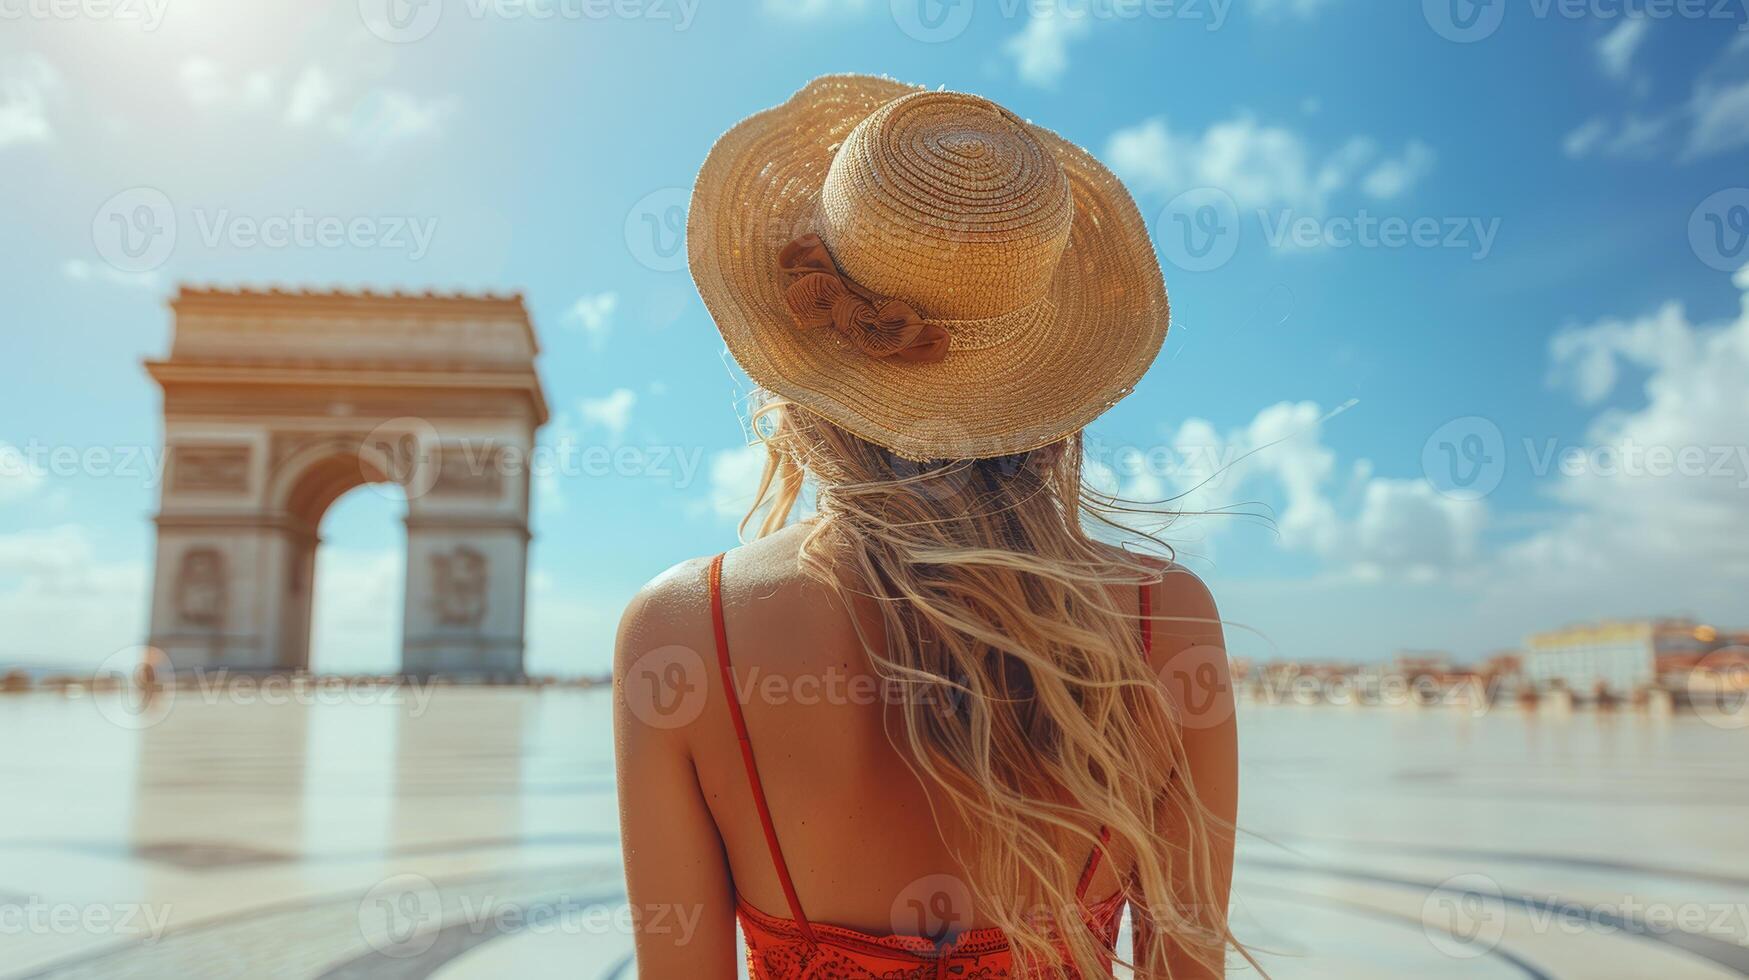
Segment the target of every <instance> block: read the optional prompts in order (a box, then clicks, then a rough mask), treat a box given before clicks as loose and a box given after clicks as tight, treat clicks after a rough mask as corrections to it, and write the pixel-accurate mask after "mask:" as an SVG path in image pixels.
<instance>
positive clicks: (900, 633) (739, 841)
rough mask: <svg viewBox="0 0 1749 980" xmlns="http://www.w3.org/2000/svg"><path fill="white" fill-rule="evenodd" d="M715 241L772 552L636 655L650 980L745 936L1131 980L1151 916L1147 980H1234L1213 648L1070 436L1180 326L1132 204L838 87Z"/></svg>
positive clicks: (832, 970)
mask: <svg viewBox="0 0 1749 980" xmlns="http://www.w3.org/2000/svg"><path fill="white" fill-rule="evenodd" d="M687 240H688V251H689V255H690V260H691V266H692V272H693V277H694V279H695V280H696V282H697V284H698V288H699V291H700V293H701V295H702V296H703V298H704V301H705V304H706V306H707V307H708V308H709V310H710V312H711V315H712V316H713V317H714V318H715V320H716V323H717V325H718V328H719V329H720V330H721V332H722V334H723V337H724V339H725V341H726V342H727V344H728V347H729V350H730V352H731V353H732V354H733V355H734V357H735V358H736V360H737V361H739V363H740V364H741V366H742V367H743V368H744V369H745V370H746V371H747V373H748V374H749V375H750V376H752V377H753V378H754V379H755V380H756V381H757V382H758V383H759V384H760V385H761V386H762V388H763V390H764V392H766V393H767V396H768V397H767V398H766V400H765V402H764V403H763V404H762V405H761V407H760V408H759V410H758V412H757V413H756V417H755V418H756V427H757V428H758V430H759V432H760V434H761V437H762V439H763V441H764V443H765V445H766V447H767V450H768V453H769V460H770V461H769V463H768V465H767V468H766V472H765V478H764V480H763V483H762V486H761V488H760V492H759V498H760V503H759V504H756V505H755V511H756V512H758V511H761V510H762V511H763V513H764V518H763V520H762V521H761V522H760V525H759V528H758V532H759V533H758V535H757V537H756V539H755V540H754V541H753V542H752V543H750V544H748V545H746V546H744V547H742V548H739V549H737V550H735V551H733V552H731V553H729V554H728V555H727V556H721V555H719V556H717V557H716V558H712V559H699V560H696V561H692V562H687V563H685V564H682V565H679V566H676V567H675V568H674V569H672V570H670V571H669V572H667V573H665V574H664V575H662V576H660V577H659V578H657V579H656V580H655V581H653V582H651V583H650V584H649V585H648V586H646V587H645V588H644V590H643V591H642V592H641V593H640V594H639V595H638V597H637V598H636V599H635V600H634V601H633V602H632V604H631V606H630V608H629V609H628V610H627V611H626V614H625V617H624V621H623V622H622V624H621V627H620V635H619V644H618V651H617V658H616V659H617V664H616V669H617V674H616V676H617V680H618V684H617V686H618V690H619V697H618V699H617V703H616V707H617V711H616V727H617V739H618V750H619V755H618V772H619V798H620V803H621V809H622V823H621V826H622V833H623V838H624V847H625V861H626V877H627V886H628V891H629V896H630V903H631V906H632V911H633V914H634V916H635V919H636V923H637V951H638V965H639V970H640V974H641V975H643V976H646V977H661V978H667V977H728V976H733V975H734V971H735V966H734V956H735V952H734V948H735V945H736V939H735V926H736V923H737V920H738V921H739V923H740V925H741V928H742V931H743V933H744V934H745V937H746V944H747V957H748V969H749V973H750V974H751V975H752V976H753V977H756V978H761V977H769V978H791V977H823V978H824V977H832V978H836V977H967V978H971V977H1008V976H1064V975H1068V976H1099V975H1107V974H1109V973H1110V972H1111V970H1112V965H1113V963H1114V962H1125V961H1126V960H1125V958H1124V956H1122V955H1121V954H1119V953H1118V952H1117V951H1116V950H1115V941H1116V936H1117V932H1118V924H1119V920H1120V918H1121V916H1122V913H1123V909H1124V907H1125V906H1126V904H1127V905H1128V906H1129V908H1130V913H1131V919H1132V923H1133V930H1132V931H1133V936H1134V943H1133V946H1132V948H1131V950H1130V951H1129V956H1128V959H1127V961H1128V962H1133V963H1134V964H1135V966H1136V970H1137V973H1138V975H1141V976H1150V977H1154V976H1160V977H1163V976H1172V977H1194V976H1212V975H1219V974H1220V973H1221V972H1222V963H1223V959H1224V956H1225V953H1226V950H1227V948H1228V947H1229V946H1230V945H1231V936H1230V934H1229V932H1228V930H1227V926H1226V907H1227V892H1228V886H1229V881H1230V877H1231V866H1232V848H1233V838H1232V821H1233V815H1234V809H1235V806H1236V797H1237V780H1236V770H1235V765H1236V763H1235V736H1234V730H1233V717H1232V700H1231V695H1230V689H1229V687H1228V685H1227V683H1226V676H1225V673H1224V671H1225V657H1224V655H1223V654H1222V648H1221V643H1222V640H1221V629H1220V622H1219V617H1218V615H1217V613H1216V611H1215V607H1214V603H1213V601H1212V600H1211V599H1210V597H1209V594H1208V592H1207V590H1206V589H1204V588H1203V586H1202V584H1201V583H1200V582H1198V581H1197V580H1196V579H1195V578H1194V577H1193V576H1191V575H1190V574H1189V573H1187V572H1185V571H1184V570H1183V569H1181V568H1179V567H1177V566H1176V565H1173V564H1171V563H1169V562H1166V561H1161V560H1155V559H1151V558H1146V557H1142V556H1139V555H1137V554H1133V553H1130V552H1127V551H1125V550H1123V549H1120V548H1118V547H1115V546H1112V545H1109V544H1105V543H1101V542H1100V541H1098V540H1096V539H1095V538H1094V537H1093V536H1091V535H1090V534H1088V533H1087V532H1086V531H1085V530H1084V529H1083V522H1084V519H1085V518H1087V517H1089V516H1091V517H1093V518H1094V520H1099V519H1100V515H1101V514H1102V513H1105V512H1108V511H1109V509H1110V507H1109V506H1108V505H1109V501H1108V502H1106V503H1104V504H1102V503H1101V502H1099V501H1097V500H1094V499H1091V498H1090V497H1088V496H1087V495H1084V494H1083V492H1082V489H1081V482H1080V481H1081V472H1080V463H1081V435H1080V433H1081V430H1082V428H1083V427H1085V426H1086V424H1087V423H1088V422H1090V421H1091V420H1092V419H1093V418H1095V417H1096V416H1098V415H1099V414H1100V413H1102V412H1103V411H1104V410H1105V409H1107V408H1109V407H1110V406H1111V405H1112V404H1114V403H1115V402H1116V401H1117V400H1118V399H1119V398H1121V397H1123V396H1124V395H1126V394H1128V392H1129V391H1130V389H1131V388H1132V387H1133V385H1134V384H1135V382H1136V381H1137V380H1138V379H1139V378H1140V377H1141V375H1142V373H1143V372H1144V371H1145V370H1146V368H1147V366H1148V364H1149V363H1150V362H1151V361H1152V360H1153V358H1154V356H1155V354H1156V353H1157V352H1158V351H1159V348H1160V344H1161V342H1162V341H1163V339H1164V337H1165V333H1166V326H1167V318H1168V317H1167V306H1166V292H1165V286H1164V283H1163V282H1162V280H1161V276H1160V269H1159V265H1158V263H1157V261H1156V260H1155V258H1154V254H1153V250H1152V247H1151V245H1150V243H1149V240H1148V237H1147V233H1146V227H1145V225H1144V224H1143V222H1142V220H1141V218H1140V216H1139V215H1138V214H1137V212H1136V209H1135V206H1134V204H1133V203H1132V202H1131V200H1130V198H1129V196H1128V194H1127V193H1125V191H1124V190H1123V188H1122V186H1121V185H1120V184H1119V183H1118V182H1117V180H1116V179H1115V178H1114V177H1112V175H1111V174H1110V173H1109V172H1107V171H1106V170H1105V169H1104V168H1103V167H1102V166H1100V164H1099V163H1098V162H1097V161H1095V160H1094V159H1093V158H1092V157H1091V156H1090V155H1088V154H1087V153H1085V152H1084V151H1082V150H1080V149H1078V148H1076V147H1074V146H1072V145H1070V144H1068V143H1066V142H1065V141H1063V140H1062V139H1061V138H1059V137H1057V136H1056V135H1054V134H1052V133H1050V132H1049V131H1047V130H1044V129H1041V128H1039V127H1036V126H1032V125H1030V124H1028V123H1026V122H1024V121H1022V120H1020V119H1019V118H1017V117H1015V116H1014V115H1013V114H1012V113H1009V112H1008V111H1007V110H1005V109H1002V108H1001V107H999V106H997V105H994V104H993V103H990V102H988V101H985V100H983V99H979V98H976V97H974V96H968V95H961V94H957V93H949V92H926V91H920V90H917V89H914V88H912V87H910V86H906V85H901V84H899V83H897V82H893V81H891V80H887V79H878V78H868V77H861V76H831V77H826V78H822V79H818V80H816V81H814V82H813V83H811V84H809V85H808V86H807V87H806V88H805V89H803V90H802V91H801V92H799V93H797V94H796V95H795V96H794V97H793V98H792V99H791V100H790V101H789V102H787V103H785V104H783V105H781V106H778V107H777V108H774V109H771V110H768V111H766V112H763V113H760V114H758V115H756V116H753V117H752V118H750V119H747V120H746V121H744V122H742V123H741V124H739V125H737V126H736V127H735V128H734V129H732V130H730V131H729V132H728V133H727V134H726V135H725V136H723V137H722V139H721V140H720V141H719V142H718V143H717V145H716V146H715V147H714V148H713V149H712V150H711V152H710V155H709V157H708V158H707V159H706V161H705V163H704V167H703V169H702V170H701V172H700V174H699V178H698V183H697V187H696V189H695V191H694V194H693V200H692V207H691V212H690V216H689V219H688V228H687ZM804 482H807V483H809V484H811V486H812V488H813V491H814V502H815V509H816V512H817V516H815V517H813V518H811V519H808V520H805V521H802V522H800V523H796V524H791V523H790V522H789V518H790V515H791V512H792V511H793V510H794V509H795V507H796V504H797V502H798V497H799V496H800V494H801V492H802V490H803V487H804ZM751 516H752V515H750V517H751ZM1107 525H1108V526H1109V527H1112V528H1114V529H1115V525H1111V524H1110V523H1109V521H1108V522H1107ZM1187 692H1188V693H1190V694H1191V695H1192V696H1185V695H1186V693H1187Z"/></svg>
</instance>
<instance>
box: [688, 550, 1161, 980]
mask: <svg viewBox="0 0 1749 980" xmlns="http://www.w3.org/2000/svg"><path fill="white" fill-rule="evenodd" d="M722 579H723V556H722V555H718V556H717V557H716V558H715V559H713V560H712V561H711V565H710V592H711V620H712V626H713V628H714V629H715V631H716V643H717V663H718V665H719V666H720V667H721V668H722V672H723V690H724V691H726V692H729V693H730V694H731V697H729V699H728V705H729V717H730V718H731V719H732V720H733V721H734V723H735V737H736V738H737V739H738V740H739V742H740V743H741V759H742V761H743V762H744V763H746V766H747V784H748V787H749V788H750V789H751V790H752V792H753V804H754V806H755V807H757V808H758V811H759V825H760V827H761V828H762V829H763V830H764V832H765V844H766V847H767V848H769V849H770V851H771V861H772V865H773V867H774V868H775V869H776V871H777V880H778V883H779V884H780V885H782V886H783V897H784V899H785V901H786V902H787V903H788V904H789V911H790V915H789V918H787V919H785V918H779V917H778V916H775V915H769V914H767V913H765V912H762V911H760V910H759V909H756V908H754V907H753V906H752V905H749V904H748V903H747V901H746V900H745V899H742V898H740V897H738V896H737V898H736V902H735V913H736V918H737V919H738V920H739V921H740V923H741V932H742V934H743V935H744V936H746V939H747V974H748V976H749V977H751V978H752V980H842V978H852V977H854V978H878V980H923V978H943V977H951V978H953V980H996V978H1005V977H1009V976H1011V975H1012V971H1013V954H1012V952H1011V950H1010V949H1009V947H1008V939H1007V937H1006V936H1004V935H1003V934H1002V931H1001V930H999V929H970V930H967V931H965V932H961V933H960V934H959V935H957V936H956V937H955V938H954V939H953V940H952V941H951V942H949V943H946V944H945V945H943V944H937V943H936V942H934V941H933V940H930V939H928V938H927V937H924V936H901V935H873V934H870V933H865V932H859V931H857V930H855V929H846V928H844V927H842V926H834V925H826V924H824V923H816V922H809V921H808V918H807V916H805V915H803V914H802V903H801V900H800V899H798V898H797V897H796V888H795V883H794V882H793V881H791V880H790V875H789V867H788V865H786V864H785V863H784V860H783V848H782V847H780V846H779V845H778V841H777V831H776V829H775V828H774V827H773V826H772V822H771V809H770V807H768V806H767V805H766V802H765V790H764V788H763V787H762V786H761V785H760V782H759V767H758V765H757V764H755V762H754V760H753V743H752V742H751V741H750V740H749V739H748V736H747V722H746V719H745V718H744V717H743V715H742V713H741V703H740V699H739V698H738V697H735V696H732V695H733V694H734V692H736V691H738V690H739V688H737V687H736V686H735V682H734V673H733V667H732V666H731V665H730V662H729V636H728V631H727V629H725V627H724V625H723V595H722ZM1140 592H1141V611H1142V616H1141V623H1142V650H1143V652H1144V653H1146V652H1147V650H1148V648H1149V644H1150V636H1149V634H1150V630H1149V618H1150V611H1149V608H1148V605H1149V597H1148V590H1147V588H1146V587H1143V588H1141V590H1140ZM1109 839H1110V834H1109V833H1108V832H1107V831H1104V830H1101V831H1100V840H1101V841H1105V840H1109ZM1102 853H1103V852H1102V851H1098V850H1095V851H1094V852H1093V854H1092V855H1090V856H1089V857H1088V859H1087V865H1086V867H1085V868H1084V869H1083V870H1082V872H1081V883H1080V886H1079V887H1078V888H1077V890H1076V893H1075V894H1076V897H1077V898H1081V899H1085V897H1086V891H1087V886H1088V885H1089V884H1090V883H1091V882H1092V881H1093V873H1094V872H1095V871H1096V870H1098V868H1099V858H1100V855H1101V854H1102ZM1083 904H1084V906H1085V909H1086V917H1087V922H1088V925H1089V927H1090V928H1092V929H1093V931H1094V934H1095V935H1096V936H1098V938H1099V940H1100V941H1101V942H1102V943H1103V944H1104V945H1105V946H1106V948H1108V949H1112V950H1115V949H1116V946H1117V931H1118V924H1119V922H1120V921H1121V920H1122V918H1123V906H1124V895H1123V892H1121V891H1120V892H1118V893H1117V894H1115V895H1113V896H1111V897H1110V898H1107V899H1105V900H1103V901H1099V902H1094V903H1092V904H1086V903H1085V901H1084V902H1083Z"/></svg>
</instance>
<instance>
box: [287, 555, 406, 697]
mask: <svg viewBox="0 0 1749 980" xmlns="http://www.w3.org/2000/svg"><path fill="white" fill-rule="evenodd" d="M406 564H407V561H406V555H405V554H404V553H403V551H402V550H401V549H398V548H396V549H388V548H383V549H361V548H341V547H334V546H323V547H322V548H320V549H318V550H317V552H316V582H315V584H316V602H315V608H314V610H313V619H312V622H311V626H310V665H311V667H312V668H314V669H315V670H317V671H320V672H322V673H330V674H342V673H369V672H377V671H392V670H395V669H397V668H398V667H399V666H400V663H401V625H402V624H401V618H402V596H403V594H404V590H405V584H404V583H405V578H406V571H407V568H406Z"/></svg>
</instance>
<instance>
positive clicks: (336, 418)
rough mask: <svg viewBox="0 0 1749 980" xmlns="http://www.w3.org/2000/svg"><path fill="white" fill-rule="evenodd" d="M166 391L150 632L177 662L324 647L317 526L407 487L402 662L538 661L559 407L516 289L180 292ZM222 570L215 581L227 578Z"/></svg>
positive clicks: (267, 662) (292, 657) (272, 661)
mask: <svg viewBox="0 0 1749 980" xmlns="http://www.w3.org/2000/svg"><path fill="white" fill-rule="evenodd" d="M171 307H172V310H173V312H174V314H175V329H174V335H173V340H172V345H171V353H170V357H169V358H167V359H164V360H158V361H151V362H148V364H147V370H148V371H149V372H150V373H151V375H152V377H153V378H154V379H155V380H156V381H157V382H158V383H159V385H160V386H161V387H162V388H163V391H164V441H165V450H166V453H165V458H166V460H167V461H168V465H167V468H166V470H165V474H164V482H163V486H162V487H161V491H160V503H159V512H158V517H157V526H158V553H157V562H156V579H155V586H154V589H153V600H152V617H151V618H152V634H151V637H150V641H149V642H150V643H151V645H152V646H154V647H157V648H159V649H161V650H163V651H165V653H166V654H167V655H168V657H169V658H170V661H171V663H172V664H173V665H174V666H175V668H176V669H178V670H189V669H217V668H223V669H229V670H268V671H272V670H300V669H305V668H307V667H308V664H309V643H310V617H311V614H312V612H313V609H314V603H313V596H314V591H315V589H314V576H315V554H316V547H317V544H318V536H317V530H318V528H319V526H320V523H321V519H322V516H323V514H325V513H326V512H327V510H328V508H329V507H330V506H331V505H332V504H333V503H334V502H335V501H336V500H338V499H339V498H340V497H341V496H342V495H343V494H345V493H347V492H348V491H350V490H353V489H355V488H357V487H359V486H361V485H364V484H369V483H393V484H397V485H399V486H400V487H401V488H402V490H403V491H404V492H405V495H406V499H407V576H406V605H405V609H404V612H403V615H404V619H403V630H402V636H403V640H402V656H401V660H402V667H403V670H405V671H406V672H408V673H410V674H415V675H429V674H438V673H441V674H447V675H459V676H480V677H499V678H510V677H516V676H520V675H521V673H522V655H523V623H524V618H525V617H524V602H525V591H526V578H527V564H528V557H527V556H528V543H529V529H528V513H529V499H530V493H531V486H530V480H529V474H528V472H527V467H526V466H508V465H504V463H505V461H506V460H510V461H525V460H527V459H528V457H529V451H530V450H531V449H532V447H533V445H534V437H535V432H536V431H537V430H538V429H539V427H540V426H541V425H542V424H544V423H545V422H546V419H547V409H546V403H545V398H544V395H543V393H542V390H541V384H540V379H539V376H538V374H537V373H536V371H535V368H534V359H535V356H536V354H537V353H538V346H537V344H536V341H535V337H534V331H533V327H532V325H531V324H530V323H529V320H528V315H527V312H526V310H525V309H524V307H523V304H522V301H521V298H520V297H492V296H484V297H479V296H433V295H421V296H412V295H404V294H395V295H387V296H384V295H375V294H371V293H339V292H335V293H310V292H301V293H288V292H280V291H271V292H256V291H238V292H230V291H221V290H189V289H183V290H182V291H181V292H180V293H179V294H178V295H177V297H176V298H175V300H174V301H173V302H172V304H171ZM215 582H216V583H217V584H216V586H215V585H214V584H213V583H215Z"/></svg>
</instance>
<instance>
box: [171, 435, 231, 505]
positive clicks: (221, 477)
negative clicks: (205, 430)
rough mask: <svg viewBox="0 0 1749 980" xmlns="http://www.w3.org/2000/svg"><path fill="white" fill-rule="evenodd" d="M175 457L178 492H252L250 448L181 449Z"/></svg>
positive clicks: (198, 447)
mask: <svg viewBox="0 0 1749 980" xmlns="http://www.w3.org/2000/svg"><path fill="white" fill-rule="evenodd" d="M174 453H175V455H174V460H175V467H176V468H175V471H174V476H175V480H174V482H173V484H172V486H173V488H174V489H176V490H196V491H213V490H218V491H227V492H235V493H242V492H245V491H247V490H248V489H249V447H248V446H177V447H176V448H175V450H174Z"/></svg>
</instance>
